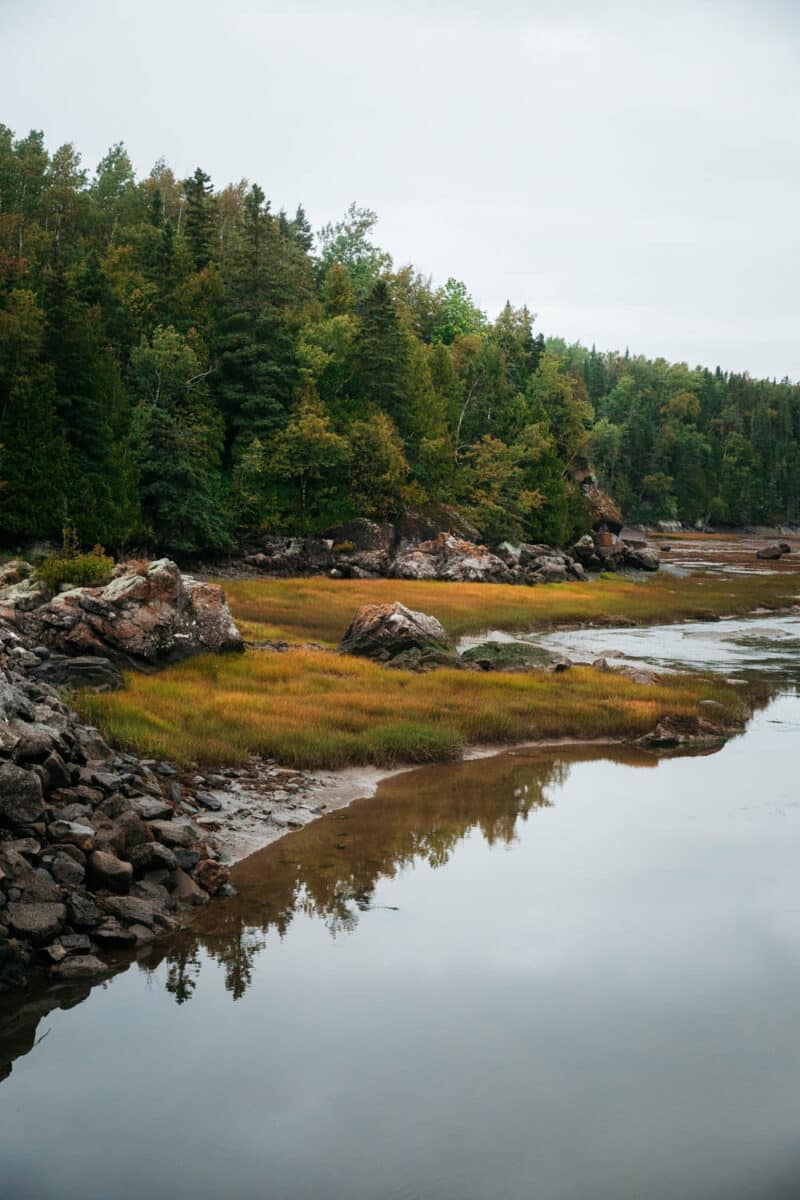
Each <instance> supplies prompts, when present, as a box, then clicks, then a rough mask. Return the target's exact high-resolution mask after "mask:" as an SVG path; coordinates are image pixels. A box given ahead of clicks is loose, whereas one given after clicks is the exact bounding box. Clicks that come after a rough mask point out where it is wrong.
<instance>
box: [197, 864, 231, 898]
mask: <svg viewBox="0 0 800 1200" xmlns="http://www.w3.org/2000/svg"><path fill="white" fill-rule="evenodd" d="M195 879H196V880H197V882H198V883H199V884H200V886H201V887H202V888H205V890H206V891H207V892H208V893H209V894H210V895H212V896H215V895H216V894H217V892H218V891H219V890H220V888H221V887H222V886H223V885H224V884H226V883H227V882H228V880H229V879H230V871H229V870H228V868H227V867H223V866H222V864H221V863H218V862H214V860H213V859H211V858H204V859H203V861H202V862H201V863H199V864H198V866H197V869H196V870H195Z"/></svg>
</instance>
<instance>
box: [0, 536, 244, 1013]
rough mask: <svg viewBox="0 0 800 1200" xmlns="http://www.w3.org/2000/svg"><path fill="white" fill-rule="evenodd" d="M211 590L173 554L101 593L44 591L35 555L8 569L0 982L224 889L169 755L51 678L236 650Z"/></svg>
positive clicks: (159, 926) (218, 597) (2, 624)
mask: <svg viewBox="0 0 800 1200" xmlns="http://www.w3.org/2000/svg"><path fill="white" fill-rule="evenodd" d="M242 647H243V643H242V640H241V637H240V635H239V632H238V630H237V629H236V626H235V624H234V621H233V618H232V616H231V613H230V610H229V608H228V605H227V603H226V601H225V597H224V594H223V593H222V591H221V589H220V588H218V587H213V586H212V585H209V584H201V583H198V582H197V581H196V580H194V579H192V578H190V577H187V576H183V575H181V573H180V571H179V570H178V568H177V566H176V565H175V564H174V563H172V562H170V561H169V560H166V559H161V560H159V561H157V562H153V563H142V564H138V563H137V564H123V565H122V566H121V567H118V568H117V569H116V570H115V572H114V578H113V579H112V580H111V582H110V583H109V584H108V585H107V586H106V587H102V588H101V587H96V588H91V587H81V588H67V589H64V590H62V591H61V592H60V593H58V594H57V595H52V594H50V593H49V592H48V591H47V589H46V588H45V586H44V584H42V583H41V582H40V581H38V580H37V579H36V577H35V574H34V572H33V570H32V568H31V567H30V565H29V564H27V563H24V562H15V563H11V564H8V565H7V566H6V567H5V568H4V569H3V572H2V575H0V991H2V990H5V989H9V988H12V987H18V986H20V985H21V984H23V983H24V981H25V979H26V978H27V977H28V976H29V974H30V973H31V971H33V970H35V969H36V968H37V967H42V968H47V969H49V971H50V972H51V973H52V975H53V976H55V977H58V978H61V979H80V978H89V977H91V976H93V975H95V974H98V973H101V972H102V971H103V969H104V967H103V964H104V961H105V960H106V959H107V958H108V956H109V955H113V954H115V953H117V952H118V951H120V950H125V949H132V948H133V949H135V948H136V947H138V946H141V945H143V944H146V943H148V942H150V941H152V940H153V939H154V938H155V937H156V936H157V935H159V934H161V933H163V932H166V931H168V930H169V929H171V928H173V927H174V925H175V923H176V921H177V920H178V917H179V914H180V912H181V911H182V910H183V909H186V908H191V907H193V906H194V905H197V904H202V903H204V902H205V901H207V900H208V897H209V895H214V894H216V893H218V892H220V891H224V890H226V889H227V888H228V887H229V883H228V872H227V869H226V868H225V867H224V866H223V865H222V864H221V862H220V861H219V860H220V854H219V851H218V850H217V848H216V847H215V846H214V844H213V842H212V840H211V839H210V838H209V836H208V832H207V831H206V830H205V829H203V828H202V825H201V823H200V821H198V820H197V814H198V813H199V812H200V811H201V810H202V809H203V807H204V805H203V802H202V796H201V795H200V789H199V788H197V789H194V790H192V789H188V790H187V789H185V788H183V787H181V786H180V785H179V784H178V783H177V781H176V776H177V774H178V772H177V769H176V768H175V767H174V766H171V765H170V764H156V763H155V762H154V761H148V760H138V759H136V758H135V757H133V756H132V755H128V754H119V753H115V752H114V751H112V750H111V748H110V747H109V746H108V745H107V744H106V743H105V741H104V740H103V739H102V738H101V737H100V735H99V733H98V732H97V730H96V729H94V728H92V727H90V726H87V725H85V724H83V723H82V722H81V721H80V719H79V717H78V716H77V714H76V713H74V712H72V711H71V710H70V709H69V707H68V706H67V705H66V704H65V703H64V701H63V700H62V699H61V697H60V695H59V692H58V691H57V690H56V688H58V687H64V686H69V687H76V686H81V687H93V688H96V689H99V690H107V689H109V688H113V687H119V686H121V685H122V676H121V674H120V670H119V666H121V665H122V666H137V667H140V668H150V669H152V668H153V667H155V666H156V665H158V664H160V663H162V662H169V661H172V660H174V659H176V658H181V657H185V656H186V655H188V654H194V653H199V652H201V651H204V650H217V651H224V650H240V649H242Z"/></svg>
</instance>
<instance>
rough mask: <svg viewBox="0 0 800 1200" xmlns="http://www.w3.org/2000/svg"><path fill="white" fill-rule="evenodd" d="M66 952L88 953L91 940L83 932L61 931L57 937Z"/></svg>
mask: <svg viewBox="0 0 800 1200" xmlns="http://www.w3.org/2000/svg"><path fill="white" fill-rule="evenodd" d="M58 940H59V942H60V943H61V945H62V946H63V947H64V949H65V950H66V952H67V954H88V953H89V950H90V949H91V942H90V941H89V938H88V937H87V936H86V934H85V933H62V934H61V937H60V938H59V939H58Z"/></svg>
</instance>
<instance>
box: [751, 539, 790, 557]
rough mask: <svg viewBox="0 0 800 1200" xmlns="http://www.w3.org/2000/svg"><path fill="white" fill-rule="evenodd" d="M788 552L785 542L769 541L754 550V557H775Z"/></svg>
mask: <svg viewBox="0 0 800 1200" xmlns="http://www.w3.org/2000/svg"><path fill="white" fill-rule="evenodd" d="M788 553H789V547H788V546H787V543H786V542H771V543H770V545H768V546H762V547H761V549H760V550H757V551H756V558H762V559H775V558H783V556H784V554H788Z"/></svg>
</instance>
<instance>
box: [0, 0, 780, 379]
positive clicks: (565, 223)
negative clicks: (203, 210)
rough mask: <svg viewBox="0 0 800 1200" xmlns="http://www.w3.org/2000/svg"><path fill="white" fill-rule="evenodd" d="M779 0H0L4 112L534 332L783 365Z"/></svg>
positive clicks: (775, 371)
mask: <svg viewBox="0 0 800 1200" xmlns="http://www.w3.org/2000/svg"><path fill="white" fill-rule="evenodd" d="M797 25H798V17H797V13H796V11H795V6H793V5H791V4H788V3H781V2H778V0H773V2H768V3H761V4H755V3H753V4H750V3H746V4H745V3H740V4H737V3H716V4H715V3H705V4H704V3H699V4H688V3H683V4H682V3H678V4H674V5H663V4H660V3H642V2H639V3H625V2H622V0H620V2H617V3H604V4H602V5H600V4H597V3H589V2H585V0H572V2H571V3H554V2H550V0H540V2H538V3H537V2H530V0H525V2H522V0H520V2H516V0H500V2H498V3H494V4H486V3H485V0H461V2H459V3H456V2H455V0H438V2H434V3H427V2H426V3H423V2H422V0H407V2H406V3H404V4H403V5H397V4H396V3H392V4H388V3H375V2H374V0H370V2H369V3H367V2H366V0H345V2H343V3H337V4H331V3H330V2H326V3H323V2H321V0H292V2H291V3H282V4H262V3H256V2H255V0H229V2H228V3H227V4H225V5H224V6H220V5H219V4H218V3H213V4H212V3H211V2H210V0H196V2H195V3H192V4H188V3H184V2H182V0H179V2H177V3H170V4H163V3H158V4H157V3H154V2H152V0H141V2H140V3H139V4H137V5H135V6H131V5H128V4H122V3H121V2H120V0H103V2H102V3H101V2H100V0H73V3H71V4H70V5H62V4H58V3H56V2H55V0H28V2H27V3H24V4H23V3H20V2H19V0H11V2H9V0H6V3H5V4H4V5H3V7H2V10H1V11H0V37H2V40H3V44H4V46H6V47H11V48H12V52H11V54H8V55H7V56H6V64H5V68H6V69H5V70H4V77H3V80H2V82H0V92H1V93H2V94H0V99H2V101H3V112H4V119H5V120H6V122H7V123H8V124H11V125H12V127H15V128H17V129H18V130H19V131H26V130H27V128H29V127H30V126H36V127H41V128H44V129H45V131H46V133H47V136H48V140H49V142H50V144H57V143H58V142H61V141H64V140H74V141H75V143H76V144H77V145H78V147H79V148H80V149H82V150H84V151H85V152H86V157H87V159H88V161H89V162H90V163H91V164H93V163H94V162H96V161H97V160H98V159H99V157H100V156H101V155H102V153H103V152H104V150H105V149H106V148H107V146H108V145H109V144H110V143H111V142H113V141H116V140H119V139H123V140H124V141H125V142H126V144H127V145H128V147H129V150H130V151H131V153H132V156H133V157H134V160H135V162H136V164H137V167H138V168H139V169H140V170H147V169H149V167H150V165H151V164H152V162H153V161H154V160H155V159H156V158H157V157H159V156H160V155H164V156H165V157H166V158H167V159H168V160H169V161H171V162H172V163H173V164H174V165H175V167H176V169H177V170H178V171H180V172H185V173H188V172H189V171H190V170H192V169H193V168H194V166H195V165H196V164H197V163H201V164H202V165H203V167H204V168H205V169H206V170H207V171H209V173H210V174H211V175H212V176H213V178H214V179H215V181H216V182H217V183H218V184H220V185H221V184H223V183H225V182H227V181H228V180H229V179H234V178H239V177H241V176H247V177H249V178H252V179H256V180H258V181H259V182H260V183H261V184H262V185H263V186H264V188H265V190H266V191H267V193H268V195H270V196H271V197H272V198H273V200H274V202H275V203H276V204H278V205H280V204H281V203H285V204H287V205H288V206H290V207H292V206H294V205H295V204H296V203H297V202H298V201H301V200H302V202H303V204H304V205H305V207H306V209H307V210H308V212H309V214H310V215H311V218H312V220H313V221H314V222H315V223H316V224H318V225H319V224H322V223H323V222H325V221H327V220H329V219H331V218H335V217H336V216H337V215H338V214H339V213H341V212H342V211H343V210H344V208H345V207H346V205H347V204H348V203H349V202H350V201H351V200H352V199H354V198H355V199H357V200H358V201H359V202H360V203H363V204H367V205H369V206H370V207H372V208H375V209H376V210H377V211H378V213H379V214H380V216H381V224H380V226H379V231H378V232H379V235H380V237H381V240H382V241H383V243H384V244H385V245H386V247H387V248H388V249H389V250H391V252H392V253H393V254H394V256H395V258H396V260H398V261H408V260H412V261H413V262H414V263H415V264H416V265H417V266H418V267H419V268H420V269H421V270H423V271H424V272H426V273H432V274H433V275H434V276H435V277H436V278H437V279H440V280H441V279H444V278H446V277H447V276H448V275H451V274H452V275H456V276H458V277H460V278H463V279H464V280H465V281H466V282H467V284H468V286H469V287H470V289H471V290H472V291H473V293H474V294H475V295H476V297H477V298H478V299H479V300H480V301H481V302H482V303H483V304H484V305H485V306H486V307H487V308H489V309H490V310H495V309H497V308H498V307H499V306H500V305H501V304H502V303H503V302H504V300H505V299H506V298H507V297H508V298H510V299H511V300H512V301H514V302H515V303H520V304H521V303H527V304H528V305H529V306H530V307H531V308H533V309H534V310H535V311H538V312H539V314H540V321H541V325H542V327H543V328H544V329H545V331H546V332H548V333H560V334H563V335H564V336H566V337H568V338H580V339H581V340H583V341H584V342H588V343H591V342H596V343H597V344H598V345H599V346H601V347H624V346H625V345H629V346H630V347H631V348H632V349H634V350H640V351H642V352H647V353H653V354H655V353H662V354H664V355H665V356H667V357H670V358H678V359H683V358H685V359H688V360H689V361H690V362H696V361H700V362H704V363H708V364H710V365H712V366H714V365H716V364H717V363H720V364H721V365H722V366H724V367H728V368H735V369H749V370H750V371H751V372H752V373H754V374H768V375H777V376H778V377H780V376H783V375H784V374H790V375H792V376H796V377H798V378H800V344H798V343H797V339H796V337H795V333H794V331H795V329H796V328H797V326H798V318H800V311H799V310H800V301H798V299H797V296H796V291H797V289H796V287H795V283H794V276H795V274H796V264H797V257H798V240H799V237H800V235H798V232H797V222H796V213H797V211H798V199H799V198H800V197H799V196H798V193H799V192H800V155H798V149H800V147H799V146H798V142H799V141H800V126H798V123H797V120H796V115H797V112H798V100H800V95H798V93H799V92H800V81H799V80H798V75H797V72H796V69H795V64H796V56H797V47H798V28H797Z"/></svg>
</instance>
